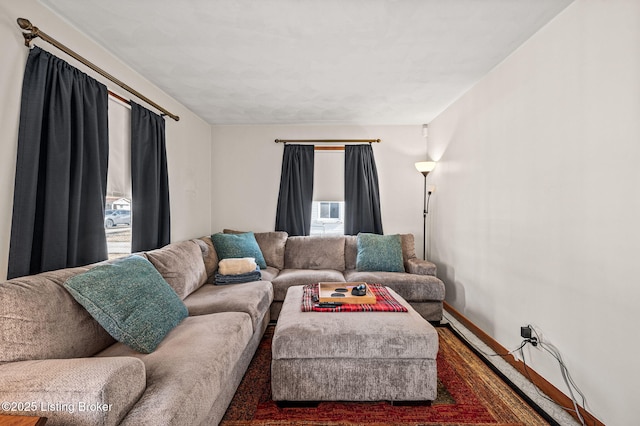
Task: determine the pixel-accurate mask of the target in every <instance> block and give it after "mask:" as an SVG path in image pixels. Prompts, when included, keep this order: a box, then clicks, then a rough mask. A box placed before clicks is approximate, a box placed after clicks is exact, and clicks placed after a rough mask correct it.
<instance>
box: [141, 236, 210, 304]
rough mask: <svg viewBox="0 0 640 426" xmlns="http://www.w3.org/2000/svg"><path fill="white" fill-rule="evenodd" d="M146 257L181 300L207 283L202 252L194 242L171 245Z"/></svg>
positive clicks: (151, 252)
mask: <svg viewBox="0 0 640 426" xmlns="http://www.w3.org/2000/svg"><path fill="white" fill-rule="evenodd" d="M146 255H147V259H148V260H149V262H151V263H152V264H153V266H155V268H156V269H157V270H158V272H160V275H162V278H164V279H165V281H166V282H167V283H169V285H170V286H171V288H173V290H174V291H175V292H176V294H177V295H178V296H179V297H180V298H181V299H184V298H185V297H187V296H188V295H190V294H191V293H193V292H194V291H195V290H197V289H198V288H199V287H200V286H201V285H202V284H204V283H205V282H207V270H206V268H205V265H204V260H203V258H202V250H201V248H200V246H199V245H198V244H197V243H196V242H195V241H192V240H189V241H180V242H177V243H171V244H169V245H166V246H164V247H162V248H159V249H157V250H151V251H148V252H146Z"/></svg>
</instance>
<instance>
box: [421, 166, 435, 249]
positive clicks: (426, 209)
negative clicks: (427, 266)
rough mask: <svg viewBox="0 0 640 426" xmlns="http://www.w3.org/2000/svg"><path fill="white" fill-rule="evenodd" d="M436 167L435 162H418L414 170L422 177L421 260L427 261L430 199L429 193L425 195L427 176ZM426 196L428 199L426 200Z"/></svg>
mask: <svg viewBox="0 0 640 426" xmlns="http://www.w3.org/2000/svg"><path fill="white" fill-rule="evenodd" d="M435 167H436V163H435V161H420V162H418V163H416V169H417V170H418V171H419V172H420V173H422V175H423V176H424V191H423V192H422V196H423V198H424V208H423V210H422V259H424V260H427V213H429V207H428V204H427V203H428V200H429V198H431V191H429V192H428V194H427V175H428V174H429V172H430V171H432V170H433V169H434V168H435ZM427 196H428V198H427Z"/></svg>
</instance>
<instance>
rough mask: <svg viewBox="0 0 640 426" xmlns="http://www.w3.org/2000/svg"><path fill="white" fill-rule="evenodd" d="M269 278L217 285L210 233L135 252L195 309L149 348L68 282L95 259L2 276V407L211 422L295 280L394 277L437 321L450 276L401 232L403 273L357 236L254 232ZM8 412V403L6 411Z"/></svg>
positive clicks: (62, 418)
mask: <svg viewBox="0 0 640 426" xmlns="http://www.w3.org/2000/svg"><path fill="white" fill-rule="evenodd" d="M255 237H256V241H257V243H258V245H259V247H260V249H261V251H262V253H263V255H264V258H265V261H266V263H267V268H266V269H263V270H262V271H261V274H262V281H254V282H250V283H244V284H233V285H225V286H216V285H211V283H213V277H214V273H215V271H216V268H217V265H218V258H217V254H216V251H215V249H214V247H213V243H212V240H211V238H210V237H203V238H200V239H194V240H189V241H182V242H176V243H172V244H169V245H167V246H165V247H163V248H161V249H158V250H153V251H149V252H145V253H139V254H138V255H140V256H142V257H144V258H146V259H147V260H149V262H151V264H152V265H153V266H154V267H155V269H156V270H157V271H158V272H159V273H160V274H161V275H162V277H163V278H164V280H165V281H166V282H167V283H168V284H169V285H170V286H171V288H172V289H173V290H174V291H175V293H176V294H177V295H178V296H179V297H180V299H182V301H183V303H184V305H185V306H186V308H187V309H188V314H189V316H188V317H187V318H185V319H184V320H182V322H180V323H179V325H178V326H177V327H175V328H174V329H173V330H171V331H170V332H169V333H168V334H167V335H166V337H165V338H164V339H163V340H162V342H161V343H160V345H159V346H158V347H157V349H156V350H155V351H153V352H151V353H149V354H144V353H140V352H137V351H135V350H133V349H131V348H130V347H128V346H126V345H124V344H123V343H120V342H117V341H116V340H114V338H113V337H111V335H110V334H109V333H107V331H106V330H105V329H104V328H102V327H101V326H100V324H98V322H97V321H96V320H95V319H94V318H93V317H92V316H91V315H90V314H89V313H88V312H87V310H85V309H84V308H83V307H82V306H81V305H80V304H78V302H76V300H75V299H74V298H73V297H72V296H71V294H70V293H69V291H67V289H66V288H65V287H64V286H63V284H64V283H65V282H66V281H67V280H68V279H69V278H71V277H74V276H76V275H78V274H81V273H83V272H86V271H89V270H90V269H92V268H94V267H95V266H96V265H90V266H86V267H79V268H69V269H63V270H58V271H52V272H46V273H42V274H38V275H34V276H28V277H21V278H16V279H13V280H10V281H6V282H3V283H0V401H1V402H10V403H12V405H7V406H5V405H3V411H2V412H1V413H2V414H16V415H40V416H44V417H47V418H49V421H48V423H47V424H48V425H49V424H50V425H96V424H100V425H118V424H122V425H173V424H189V425H212V424H217V423H219V422H220V420H221V419H222V417H223V415H224V412H225V410H226V409H227V407H228V405H229V403H230V401H231V399H232V397H233V395H234V393H235V391H236V389H237V386H238V384H239V383H240V380H241V379H242V376H243V375H244V373H245V371H246V369H247V367H248V364H249V362H250V360H251V358H252V356H253V354H254V353H255V350H256V348H257V346H258V344H259V342H260V339H261V338H262V336H263V334H264V331H265V329H266V326H267V324H268V323H269V321H270V320H274V319H276V318H277V316H278V314H279V312H280V308H281V305H282V301H283V300H284V296H285V294H286V291H287V289H288V288H289V287H290V286H292V285H300V284H307V283H314V282H318V281H368V282H376V283H381V284H384V285H387V286H389V287H391V288H392V289H393V290H395V291H396V292H397V293H398V294H399V295H400V296H402V297H403V298H404V299H405V300H407V301H408V302H409V303H410V304H411V305H412V306H413V307H414V308H415V309H416V311H418V312H419V313H420V314H421V315H422V316H423V317H425V318H426V319H428V320H430V321H439V320H440V319H441V316H442V301H443V299H444V285H443V283H442V282H441V281H440V280H439V279H437V278H436V277H435V265H433V264H432V263H430V262H425V261H423V260H420V259H417V258H416V257H415V253H414V247H413V236H412V235H403V236H402V251H403V260H404V267H405V270H406V272H362V271H357V270H356V269H355V262H356V255H357V247H356V244H357V239H356V237H350V236H345V237H288V236H287V234H286V233H283V232H264V233H256V234H255ZM7 407H8V409H5V408H7Z"/></svg>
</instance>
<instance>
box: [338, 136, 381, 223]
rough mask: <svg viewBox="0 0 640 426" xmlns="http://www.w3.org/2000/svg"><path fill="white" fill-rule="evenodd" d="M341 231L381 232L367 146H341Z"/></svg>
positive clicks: (372, 162) (373, 165)
mask: <svg viewBox="0 0 640 426" xmlns="http://www.w3.org/2000/svg"><path fill="white" fill-rule="evenodd" d="M344 201H345V202H344V209H345V218H344V233H345V235H357V234H358V233H359V232H370V233H374V234H382V219H381V215H380V190H379V189H378V170H377V169H376V160H375V158H374V157H373V148H371V145H346V146H345V147H344Z"/></svg>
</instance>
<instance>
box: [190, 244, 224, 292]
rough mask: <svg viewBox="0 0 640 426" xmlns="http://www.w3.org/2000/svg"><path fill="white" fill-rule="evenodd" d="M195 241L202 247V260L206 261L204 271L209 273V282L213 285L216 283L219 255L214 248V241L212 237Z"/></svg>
mask: <svg viewBox="0 0 640 426" xmlns="http://www.w3.org/2000/svg"><path fill="white" fill-rule="evenodd" d="M193 241H195V242H196V244H198V247H200V251H201V252H202V260H203V261H204V269H205V271H206V272H207V282H208V283H210V284H211V283H213V282H214V281H215V276H214V274H215V272H216V270H217V269H218V254H217V253H216V249H215V248H214V247H213V241H211V237H210V236H206V237H201V238H196V239H194V240H193Z"/></svg>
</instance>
